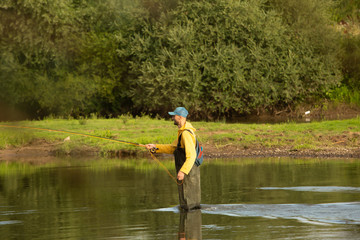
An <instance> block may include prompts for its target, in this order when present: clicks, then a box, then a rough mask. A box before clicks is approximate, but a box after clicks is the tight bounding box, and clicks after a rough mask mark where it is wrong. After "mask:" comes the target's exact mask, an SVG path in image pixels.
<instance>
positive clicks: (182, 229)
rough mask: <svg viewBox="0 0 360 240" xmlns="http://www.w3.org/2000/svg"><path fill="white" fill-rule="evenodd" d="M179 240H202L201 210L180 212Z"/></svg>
mask: <svg viewBox="0 0 360 240" xmlns="http://www.w3.org/2000/svg"><path fill="white" fill-rule="evenodd" d="M178 239H179V240H186V239H194V240H195V239H196V240H201V239H202V234H201V210H200V209H197V210H194V211H189V212H184V211H180V224H179V234H178Z"/></svg>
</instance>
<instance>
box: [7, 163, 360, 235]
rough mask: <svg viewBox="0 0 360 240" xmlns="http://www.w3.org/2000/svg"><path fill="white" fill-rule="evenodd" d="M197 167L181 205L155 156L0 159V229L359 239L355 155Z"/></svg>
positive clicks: (359, 179) (359, 180)
mask: <svg viewBox="0 0 360 240" xmlns="http://www.w3.org/2000/svg"><path fill="white" fill-rule="evenodd" d="M34 162H36V161H34ZM164 163H165V165H166V166H167V167H168V168H170V170H172V171H174V168H173V167H172V162H171V161H170V160H164ZM201 174H202V175H201V181H202V182H201V185H202V209H201V210H198V211H193V212H190V213H184V212H181V211H179V209H178V208H177V204H178V197H177V188H176V185H175V183H174V182H173V181H172V180H171V178H170V177H169V176H168V175H167V174H166V172H165V171H164V170H163V169H162V168H160V167H159V166H158V165H157V164H156V163H155V162H153V161H152V160H151V159H127V160H120V159H93V160H86V161H84V160H79V159H69V158H67V159H57V160H54V161H53V162H51V163H49V164H46V165H44V164H43V165H34V164H29V163H20V162H18V163H13V162H11V163H6V162H0V236H1V239H179V238H181V237H185V238H187V239H360V160H354V159H352V160H337V159H328V160H321V159H305V160H302V159H286V158H276V159H274V158H272V159H232V160H230V159H227V160H221V159H219V160H212V161H210V162H205V163H204V164H203V165H202V166H201Z"/></svg>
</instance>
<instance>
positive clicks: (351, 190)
mask: <svg viewBox="0 0 360 240" xmlns="http://www.w3.org/2000/svg"><path fill="white" fill-rule="evenodd" d="M258 189H262V190H288V191H299V192H347V193H360V187H341V186H299V187H260V188H258Z"/></svg>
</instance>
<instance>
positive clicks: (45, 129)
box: [0, 124, 183, 185]
mask: <svg viewBox="0 0 360 240" xmlns="http://www.w3.org/2000/svg"><path fill="white" fill-rule="evenodd" d="M0 127H5V128H6V127H7V128H18V129H33V130H41V131H48V132H58V133H67V134H72V135H78V136H83V137H92V138H97V139H103V140H107V141H112V142H117V143H123V144H129V145H133V146H138V147H146V146H145V145H144V144H140V143H134V142H128V141H124V140H117V139H112V138H107V137H100V136H96V135H91V134H85V133H77V132H70V131H64V130H55V129H48V128H38V127H26V126H14V125H4V124H0ZM156 150H158V148H151V149H149V153H150V155H151V157H152V159H154V160H155V161H156V162H157V163H158V164H159V165H160V166H161V167H162V168H163V169H164V170H165V171H166V172H167V174H168V175H169V176H170V177H171V178H172V179H173V180H174V181H175V183H176V184H177V185H181V184H182V183H183V181H181V182H180V183H179V182H178V181H177V179H176V178H175V177H174V176H173V175H172V174H171V173H170V172H169V170H168V169H167V168H166V167H165V165H164V164H162V163H161V162H160V161H159V160H158V159H157V158H156V157H155V155H154V153H155V152H156Z"/></svg>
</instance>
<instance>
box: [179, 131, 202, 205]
mask: <svg viewBox="0 0 360 240" xmlns="http://www.w3.org/2000/svg"><path fill="white" fill-rule="evenodd" d="M189 132H190V131H189ZM181 135H182V134H180V136H179V140H178V145H177V148H176V149H175V151H174V157H175V168H176V174H177V173H178V172H179V171H180V169H181V167H182V165H183V164H184V162H185V160H186V156H185V155H186V154H185V148H181ZM178 192H179V201H180V207H181V208H182V209H184V210H191V209H197V208H200V201H201V188H200V168H199V167H198V166H196V164H194V165H193V167H192V168H191V170H190V172H189V174H188V175H186V174H185V177H184V180H183V183H182V184H180V185H178Z"/></svg>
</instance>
